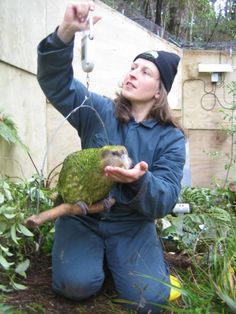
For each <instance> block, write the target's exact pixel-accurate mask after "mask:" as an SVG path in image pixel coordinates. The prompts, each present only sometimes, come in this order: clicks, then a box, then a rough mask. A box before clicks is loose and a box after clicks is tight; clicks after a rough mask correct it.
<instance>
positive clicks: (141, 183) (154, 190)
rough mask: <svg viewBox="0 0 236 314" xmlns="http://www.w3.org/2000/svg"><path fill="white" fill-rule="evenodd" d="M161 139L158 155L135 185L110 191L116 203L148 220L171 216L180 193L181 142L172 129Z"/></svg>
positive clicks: (179, 132) (180, 133)
mask: <svg viewBox="0 0 236 314" xmlns="http://www.w3.org/2000/svg"><path fill="white" fill-rule="evenodd" d="M168 133H169V134H167V135H166V136H165V137H164V138H163V139H162V141H163V143H162V147H164V148H163V149H162V152H161V155H160V156H158V159H156V160H155V161H154V162H153V164H152V165H150V166H149V170H148V172H147V173H146V174H145V175H144V176H143V177H142V178H141V179H139V180H138V181H136V182H134V183H129V184H119V185H116V187H115V188H114V189H113V190H112V193H111V194H112V195H113V196H114V197H115V198H116V200H117V202H120V203H122V204H125V205H127V206H128V207H129V208H130V209H131V210H134V211H138V212H139V213H141V214H143V215H144V216H145V217H148V218H150V219H156V218H162V217H164V216H166V215H167V214H169V213H171V211H172V209H173V208H174V206H175V204H176V203H177V200H178V196H179V193H180V189H181V179H182V177H183V167H184V163H185V138H184V135H183V133H182V132H181V131H180V130H177V129H173V128H172V130H171V131H170V132H168Z"/></svg>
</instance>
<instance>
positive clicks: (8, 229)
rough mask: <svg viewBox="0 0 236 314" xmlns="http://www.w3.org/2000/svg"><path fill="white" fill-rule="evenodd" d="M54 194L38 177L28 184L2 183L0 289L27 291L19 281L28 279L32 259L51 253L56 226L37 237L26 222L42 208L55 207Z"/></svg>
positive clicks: (47, 225)
mask: <svg viewBox="0 0 236 314" xmlns="http://www.w3.org/2000/svg"><path fill="white" fill-rule="evenodd" d="M52 193H53V191H52V190H49V189H45V188H43V187H42V185H41V179H40V177H38V176H34V177H32V178H31V179H30V180H28V181H18V182H14V181H13V180H10V179H9V178H5V179H1V180H0V283H1V284H0V290H2V291H9V290H11V289H24V288H25V286H24V285H22V284H21V283H19V281H20V278H25V277H26V271H27V270H28V268H29V266H30V262H31V259H32V258H33V256H34V255H35V253H36V252H39V250H46V251H48V250H49V248H48V247H49V246H50V245H51V241H52V233H50V229H52V226H51V225H50V224H49V223H48V224H46V225H45V227H44V228H46V229H45V230H46V231H47V233H46V232H45V234H43V233H42V232H41V230H37V232H35V234H33V233H32V232H31V231H30V230H28V229H27V228H26V226H25V225H24V221H25V219H26V218H27V217H28V216H29V215H31V214H33V213H37V212H38V211H39V208H40V211H42V210H46V209H49V208H50V207H52V200H51V195H52ZM42 239H43V240H42ZM49 243H50V244H49ZM44 246H45V247H44Z"/></svg>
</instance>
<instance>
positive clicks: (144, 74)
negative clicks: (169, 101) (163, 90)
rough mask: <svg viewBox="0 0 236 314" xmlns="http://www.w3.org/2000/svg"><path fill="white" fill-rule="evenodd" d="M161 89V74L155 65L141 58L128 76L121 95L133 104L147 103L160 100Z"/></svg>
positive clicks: (136, 61) (134, 64) (133, 65)
mask: <svg viewBox="0 0 236 314" xmlns="http://www.w3.org/2000/svg"><path fill="white" fill-rule="evenodd" d="M159 87H160V73H159V71H158V69H157V67H156V66H155V64H154V63H152V62H151V61H148V60H145V59H140V58H139V59H137V60H135V62H134V63H133V64H132V65H131V69H130V71H129V72H128V73H127V74H126V76H125V78H124V81H123V85H122V91H121V93H122V96H124V97H125V98H126V99H128V100H129V101H130V102H131V103H132V102H133V103H136V102H139V103H146V102H150V101H152V100H153V101H155V99H156V98H158V95H159Z"/></svg>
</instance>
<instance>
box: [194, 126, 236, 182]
mask: <svg viewBox="0 0 236 314" xmlns="http://www.w3.org/2000/svg"><path fill="white" fill-rule="evenodd" d="M188 139H189V151H190V167H191V176H192V186H198V187H209V186H210V185H211V184H212V182H213V181H212V180H213V178H216V179H217V180H220V181H221V182H223V181H224V179H225V177H226V170H225V168H224V167H225V164H226V163H227V162H228V161H229V159H228V158H227V156H226V154H229V155H230V150H231V138H230V137H229V136H227V135H226V134H225V133H223V132H222V131H217V130H214V131H210V130H190V131H189V137H188ZM210 154H215V155H218V156H219V158H214V159H213V158H212V156H211V155H210ZM234 154H235V152H234Z"/></svg>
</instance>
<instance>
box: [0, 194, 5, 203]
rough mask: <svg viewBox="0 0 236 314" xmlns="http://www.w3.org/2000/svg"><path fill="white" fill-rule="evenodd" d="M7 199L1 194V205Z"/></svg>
mask: <svg viewBox="0 0 236 314" xmlns="http://www.w3.org/2000/svg"><path fill="white" fill-rule="evenodd" d="M4 200H5V197H4V195H3V194H2V193H0V204H2V203H4Z"/></svg>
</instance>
